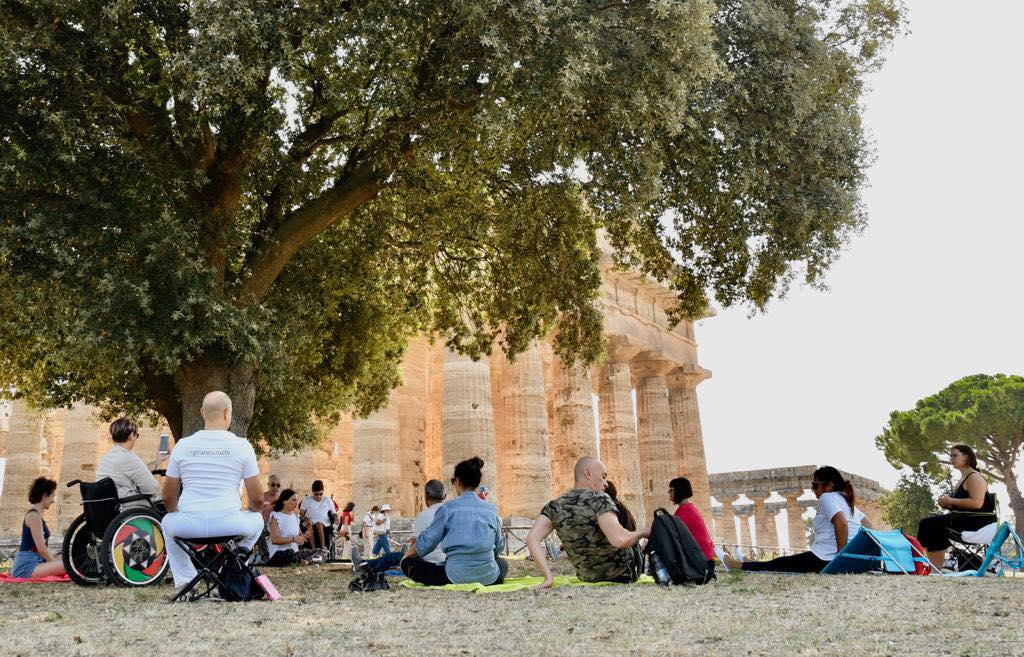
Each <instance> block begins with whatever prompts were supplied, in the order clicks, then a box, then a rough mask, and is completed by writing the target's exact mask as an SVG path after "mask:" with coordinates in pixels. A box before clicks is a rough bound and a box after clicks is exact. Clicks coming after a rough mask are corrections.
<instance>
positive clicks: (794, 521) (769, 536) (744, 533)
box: [714, 490, 814, 550]
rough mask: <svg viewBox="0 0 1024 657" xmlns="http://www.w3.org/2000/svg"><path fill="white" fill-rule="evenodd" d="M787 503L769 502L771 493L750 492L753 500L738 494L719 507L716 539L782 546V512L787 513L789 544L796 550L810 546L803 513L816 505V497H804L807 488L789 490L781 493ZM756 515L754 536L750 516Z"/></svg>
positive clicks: (763, 545)
mask: <svg viewBox="0 0 1024 657" xmlns="http://www.w3.org/2000/svg"><path fill="white" fill-rule="evenodd" d="M779 494H780V495H781V496H782V497H783V498H784V499H785V501H784V502H768V501H767V498H768V497H769V495H767V494H764V493H762V494H751V493H746V495H747V496H748V497H750V498H751V499H752V500H753V503H750V502H745V503H744V502H740V501H739V500H740V498H739V497H738V496H737V498H736V499H735V500H732V501H731V502H728V501H724V500H723V503H722V506H721V507H718V508H716V509H715V513H714V516H715V527H716V532H715V534H716V536H715V540H716V541H717V542H720V543H726V544H729V543H733V542H739V543H740V544H741V545H753V544H754V543H755V542H756V544H757V545H758V546H760V547H779V546H780V544H781V541H780V540H779V536H778V529H777V526H776V524H775V519H776V518H777V516H778V513H779V512H780V511H785V513H786V525H787V534H788V539H789V547H790V549H793V550H806V549H807V547H808V546H807V532H806V531H805V529H804V521H803V513H804V510H805V509H806V508H807V507H808V506H813V504H814V502H813V500H807V501H805V500H800V499H799V498H800V496H801V495H803V494H804V491H802V490H801V491H785V492H780V493H779ZM750 516H753V517H754V533H755V535H756V538H755V537H752V536H751V535H750V528H749V523H748V521H747V518H749V517H750ZM736 518H739V520H740V523H739V526H740V533H739V535H738V536H737V535H736V534H735V529H734V528H735V525H736V520H735V519H736Z"/></svg>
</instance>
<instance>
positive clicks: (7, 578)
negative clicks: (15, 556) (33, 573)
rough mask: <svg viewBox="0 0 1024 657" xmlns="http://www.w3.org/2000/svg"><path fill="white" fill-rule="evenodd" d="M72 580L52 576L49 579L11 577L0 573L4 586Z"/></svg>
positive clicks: (61, 576) (0, 581) (66, 577)
mask: <svg viewBox="0 0 1024 657" xmlns="http://www.w3.org/2000/svg"><path fill="white" fill-rule="evenodd" d="M70 581H71V578H70V577H68V576H67V575H50V576H49V577H11V574H10V573H0V583H4V584H18V583H20V582H37V583H40V582H41V583H47V584H48V583H53V582H70Z"/></svg>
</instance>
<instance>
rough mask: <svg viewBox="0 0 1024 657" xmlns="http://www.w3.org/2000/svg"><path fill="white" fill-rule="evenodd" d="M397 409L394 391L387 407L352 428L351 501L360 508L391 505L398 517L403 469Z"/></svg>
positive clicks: (358, 420) (356, 421)
mask: <svg viewBox="0 0 1024 657" xmlns="http://www.w3.org/2000/svg"><path fill="white" fill-rule="evenodd" d="M398 436H399V429H398V410H397V405H396V403H395V391H394V390H392V391H391V396H390V401H389V402H388V405H387V406H385V407H384V408H382V409H380V410H379V411H375V412H374V413H371V414H370V416H369V417H367V418H365V419H356V420H355V422H354V423H353V427H352V501H354V502H355V503H356V507H357V508H359V509H363V510H364V511H365V510H366V509H369V508H370V507H372V506H373V505H375V504H389V505H391V508H392V509H394V511H393V513H392V515H395V516H397V515H399V514H400V509H399V504H400V503H401V490H400V487H399V484H400V483H401V479H402V466H401V463H400V461H399V446H398V445H399V437H398Z"/></svg>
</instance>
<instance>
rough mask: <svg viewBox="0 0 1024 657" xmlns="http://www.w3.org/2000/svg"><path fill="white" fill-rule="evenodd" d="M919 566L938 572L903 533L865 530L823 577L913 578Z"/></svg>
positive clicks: (857, 535)
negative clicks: (894, 575) (873, 573)
mask: <svg viewBox="0 0 1024 657" xmlns="http://www.w3.org/2000/svg"><path fill="white" fill-rule="evenodd" d="M919 563H920V564H928V566H930V567H931V568H935V567H934V566H932V565H931V562H929V561H928V558H927V557H926V556H925V555H924V554H922V553H921V552H920V551H918V550H917V549H915V548H914V546H913V545H911V544H910V541H908V540H907V539H906V537H905V536H904V535H903V532H901V531H900V530H898V529H890V530H886V531H883V530H878V529H868V528H866V527H862V528H861V530H860V531H859V532H857V533H856V534H855V535H854V537H853V538H852V539H850V540H849V541H847V543H846V545H844V546H843V549H842V550H840V551H839V554H837V555H836V556H835V557H834V558H833V559H832V561H830V562H828V565H827V566H825V568H824V569H822V571H821V573H822V574H823V575H839V574H853V573H866V572H868V571H881V572H886V573H902V574H904V575H910V574H912V573H914V571H915V570H916V569H917V565H916V564H919Z"/></svg>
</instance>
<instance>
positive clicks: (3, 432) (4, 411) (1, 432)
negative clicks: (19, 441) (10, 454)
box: [0, 399, 11, 458]
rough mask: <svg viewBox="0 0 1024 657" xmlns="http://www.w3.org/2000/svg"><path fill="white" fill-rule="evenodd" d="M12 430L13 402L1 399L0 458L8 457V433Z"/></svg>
mask: <svg viewBox="0 0 1024 657" xmlns="http://www.w3.org/2000/svg"><path fill="white" fill-rule="evenodd" d="M10 431H11V402H10V401H9V400H6V399H0V458H6V457H7V435H8V434H9V433H10Z"/></svg>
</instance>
